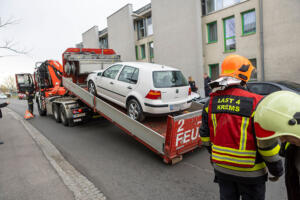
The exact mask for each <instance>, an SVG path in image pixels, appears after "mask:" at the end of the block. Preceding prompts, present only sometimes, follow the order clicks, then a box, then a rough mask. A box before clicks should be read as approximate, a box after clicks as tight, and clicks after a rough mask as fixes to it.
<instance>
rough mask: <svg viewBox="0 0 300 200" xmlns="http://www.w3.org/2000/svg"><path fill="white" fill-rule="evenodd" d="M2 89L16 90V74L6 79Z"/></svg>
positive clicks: (7, 90)
mask: <svg viewBox="0 0 300 200" xmlns="http://www.w3.org/2000/svg"><path fill="white" fill-rule="evenodd" d="M0 88H1V90H5V92H12V91H16V89H17V88H16V79H15V77H14V76H8V77H7V78H5V79H4V81H3V84H2V85H1V86H0ZM3 92H4V91H3Z"/></svg>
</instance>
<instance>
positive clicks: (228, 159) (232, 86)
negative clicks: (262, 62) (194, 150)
mask: <svg viewBox="0 0 300 200" xmlns="http://www.w3.org/2000/svg"><path fill="white" fill-rule="evenodd" d="M221 68H222V69H221V71H222V72H221V75H220V78H218V79H217V80H215V81H212V82H210V87H211V88H212V89H213V91H214V92H213V93H211V94H210V99H209V101H207V102H206V104H205V105H204V108H203V113H202V125H201V127H200V136H201V139H202V143H203V145H204V146H206V147H207V149H208V151H209V153H210V155H211V162H212V165H213V167H214V171H215V182H216V183H218V184H219V188H220V199H222V200H238V199H240V197H242V199H243V200H250V199H251V200H264V199H265V191H266V184H265V182H266V181H267V180H268V171H269V173H270V174H271V175H272V177H270V178H269V179H270V180H271V181H276V180H278V177H280V176H281V175H282V174H283V166H282V161H281V159H280V157H279V150H280V145H279V144H278V141H277V139H272V140H268V141H264V140H263V141H258V139H257V136H256V130H255V129H254V122H253V118H254V116H255V109H256V106H257V105H258V103H259V102H260V100H261V99H262V98H263V97H262V96H260V95H257V94H254V93H251V92H249V91H248V90H247V89H246V83H247V82H248V80H249V79H250V76H251V73H252V70H253V69H254V67H253V66H252V64H251V62H250V61H249V60H248V59H247V58H245V57H243V56H239V55H229V56H227V57H226V58H225V59H224V61H223V63H222V66H221ZM267 169H268V170H267Z"/></svg>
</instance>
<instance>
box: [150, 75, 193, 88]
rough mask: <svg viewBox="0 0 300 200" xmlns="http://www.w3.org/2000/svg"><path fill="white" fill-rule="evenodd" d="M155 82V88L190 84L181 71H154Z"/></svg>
mask: <svg viewBox="0 0 300 200" xmlns="http://www.w3.org/2000/svg"><path fill="white" fill-rule="evenodd" d="M153 83H154V87H155V88H170V87H182V86H188V82H187V80H186V78H185V77H184V76H183V74H182V73H181V71H154V72H153Z"/></svg>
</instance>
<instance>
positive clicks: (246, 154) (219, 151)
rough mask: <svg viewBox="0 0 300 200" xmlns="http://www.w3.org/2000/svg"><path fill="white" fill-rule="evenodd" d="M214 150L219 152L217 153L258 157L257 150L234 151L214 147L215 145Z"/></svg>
mask: <svg viewBox="0 0 300 200" xmlns="http://www.w3.org/2000/svg"><path fill="white" fill-rule="evenodd" d="M213 151H214V152H217V153H226V154H228V155H233V156H241V157H254V158H255V157H256V152H254V153H248V152H244V151H241V152H232V151H228V150H220V149H217V148H214V147H213Z"/></svg>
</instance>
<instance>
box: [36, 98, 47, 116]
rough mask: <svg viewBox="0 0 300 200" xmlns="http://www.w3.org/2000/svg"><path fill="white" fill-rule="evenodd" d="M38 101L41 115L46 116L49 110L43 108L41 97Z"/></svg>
mask: <svg viewBox="0 0 300 200" xmlns="http://www.w3.org/2000/svg"><path fill="white" fill-rule="evenodd" d="M36 103H37V107H38V112H39V115H40V116H46V115H47V110H46V109H43V108H42V105H41V99H40V98H38V99H37V101H36Z"/></svg>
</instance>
